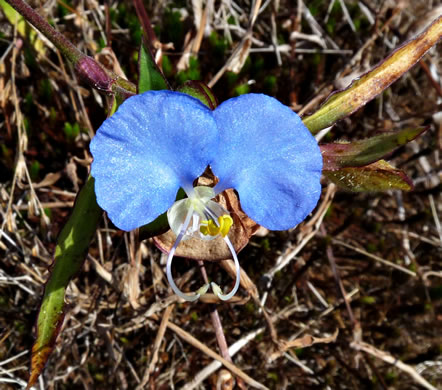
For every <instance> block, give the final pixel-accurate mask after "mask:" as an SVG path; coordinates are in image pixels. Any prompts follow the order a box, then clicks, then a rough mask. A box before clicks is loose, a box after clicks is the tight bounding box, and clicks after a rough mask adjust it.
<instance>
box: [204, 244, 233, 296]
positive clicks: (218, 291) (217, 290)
mask: <svg viewBox="0 0 442 390" xmlns="http://www.w3.org/2000/svg"><path fill="white" fill-rule="evenodd" d="M224 241H225V242H226V244H227V246H228V247H229V250H230V253H231V254H232V257H233V261H234V263H235V269H236V280H235V285H234V286H233V289H232V291H230V292H229V293H228V294H226V295H224V294H222V293H221V288H220V287H219V286H218V285H217V284H216V283H214V282H211V283H210V285H211V287H212V291H213V293H214V294H215V295H216V296H218V298H219V299H221V300H222V301H228V300H229V299H230V298H232V297H233V296H234V295H235V294H236V292H237V291H238V288H239V282H240V281H241V267H240V265H239V261H238V257H237V256H236V252H235V249H234V248H233V245H232V243H231V242H230V240H229V237H227V236H225V237H224Z"/></svg>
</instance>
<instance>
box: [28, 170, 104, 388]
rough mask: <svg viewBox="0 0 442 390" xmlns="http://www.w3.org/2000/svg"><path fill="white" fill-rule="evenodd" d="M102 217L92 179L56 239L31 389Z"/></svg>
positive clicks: (45, 294)
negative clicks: (70, 282) (68, 293)
mask: <svg viewBox="0 0 442 390" xmlns="http://www.w3.org/2000/svg"><path fill="white" fill-rule="evenodd" d="M101 214H102V210H101V209H100V207H99V206H98V204H97V202H96V199H95V192H94V179H93V178H92V177H89V178H88V180H87V182H86V184H85V186H84V187H83V188H82V189H81V191H80V192H79V194H78V196H77V198H76V201H75V205H74V209H73V211H72V214H71V216H70V217H69V220H68V222H67V223H66V225H65V226H64V227H63V229H62V231H61V233H60V235H59V237H58V239H57V246H56V249H55V258H54V263H53V265H52V271H51V275H50V277H49V280H48V282H47V284H46V288H45V293H44V296H43V300H42V304H41V307H40V311H39V314H38V319H37V338H36V340H35V343H34V345H33V347H32V361H31V375H30V378H29V382H28V386H27V388H28V389H29V388H30V387H32V386H33V385H34V384H35V382H36V381H37V379H38V376H39V375H40V373H41V372H42V371H43V368H44V366H45V364H46V362H47V360H48V358H49V355H50V354H51V352H52V350H53V349H54V345H55V340H56V338H57V336H58V333H59V332H60V328H61V325H62V323H63V318H64V314H65V313H64V306H65V301H64V295H65V291H66V287H67V285H68V283H69V281H70V280H71V279H72V277H73V276H74V275H75V274H76V273H77V272H78V271H79V270H80V268H81V266H82V264H83V262H84V259H85V256H86V253H87V250H88V247H89V243H90V241H91V239H92V237H93V236H94V234H95V230H96V228H97V224H98V222H99V220H100V218H101Z"/></svg>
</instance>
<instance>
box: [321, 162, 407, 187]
mask: <svg viewBox="0 0 442 390" xmlns="http://www.w3.org/2000/svg"><path fill="white" fill-rule="evenodd" d="M322 173H323V174H324V176H326V177H327V178H328V179H329V180H330V181H332V182H333V183H335V184H336V185H337V186H338V187H340V188H342V189H344V190H348V191H353V192H366V191H387V190H402V191H410V190H412V189H413V184H412V182H411V180H410V179H409V178H408V177H407V175H406V174H405V173H404V172H403V171H401V170H400V169H396V168H395V167H393V166H391V165H390V164H389V163H387V162H386V161H384V160H379V161H376V162H375V163H373V164H370V165H366V166H364V167H357V168H342V169H338V170H335V171H328V170H324V171H322Z"/></svg>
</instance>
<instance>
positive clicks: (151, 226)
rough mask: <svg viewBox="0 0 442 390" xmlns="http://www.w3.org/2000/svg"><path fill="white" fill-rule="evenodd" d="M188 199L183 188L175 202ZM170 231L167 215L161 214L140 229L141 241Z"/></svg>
mask: <svg viewBox="0 0 442 390" xmlns="http://www.w3.org/2000/svg"><path fill="white" fill-rule="evenodd" d="M185 197H186V193H185V192H184V190H183V189H182V188H180V189H179V190H178V193H177V196H176V198H175V202H176V201H178V200H181V199H184V198H185ZM169 229H170V227H169V221H168V220H167V213H163V214H161V215H160V216H159V217H158V218H156V219H155V220H154V221H152V222H151V223H148V224H147V225H144V226H142V227H140V239H141V240H145V239H146V238H151V237H155V236H159V235H160V234H163V233H166V232H167V231H168V230H169Z"/></svg>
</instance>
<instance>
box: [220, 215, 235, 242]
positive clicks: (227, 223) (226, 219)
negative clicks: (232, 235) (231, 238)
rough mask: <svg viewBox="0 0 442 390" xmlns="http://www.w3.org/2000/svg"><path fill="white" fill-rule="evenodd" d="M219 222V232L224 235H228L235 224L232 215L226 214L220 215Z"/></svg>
mask: <svg viewBox="0 0 442 390" xmlns="http://www.w3.org/2000/svg"><path fill="white" fill-rule="evenodd" d="M218 222H219V232H220V233H221V235H222V236H223V237H225V236H227V234H228V233H229V230H230V228H231V227H232V225H233V219H232V217H231V216H230V215H228V214H224V215H221V216H220V217H218Z"/></svg>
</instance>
